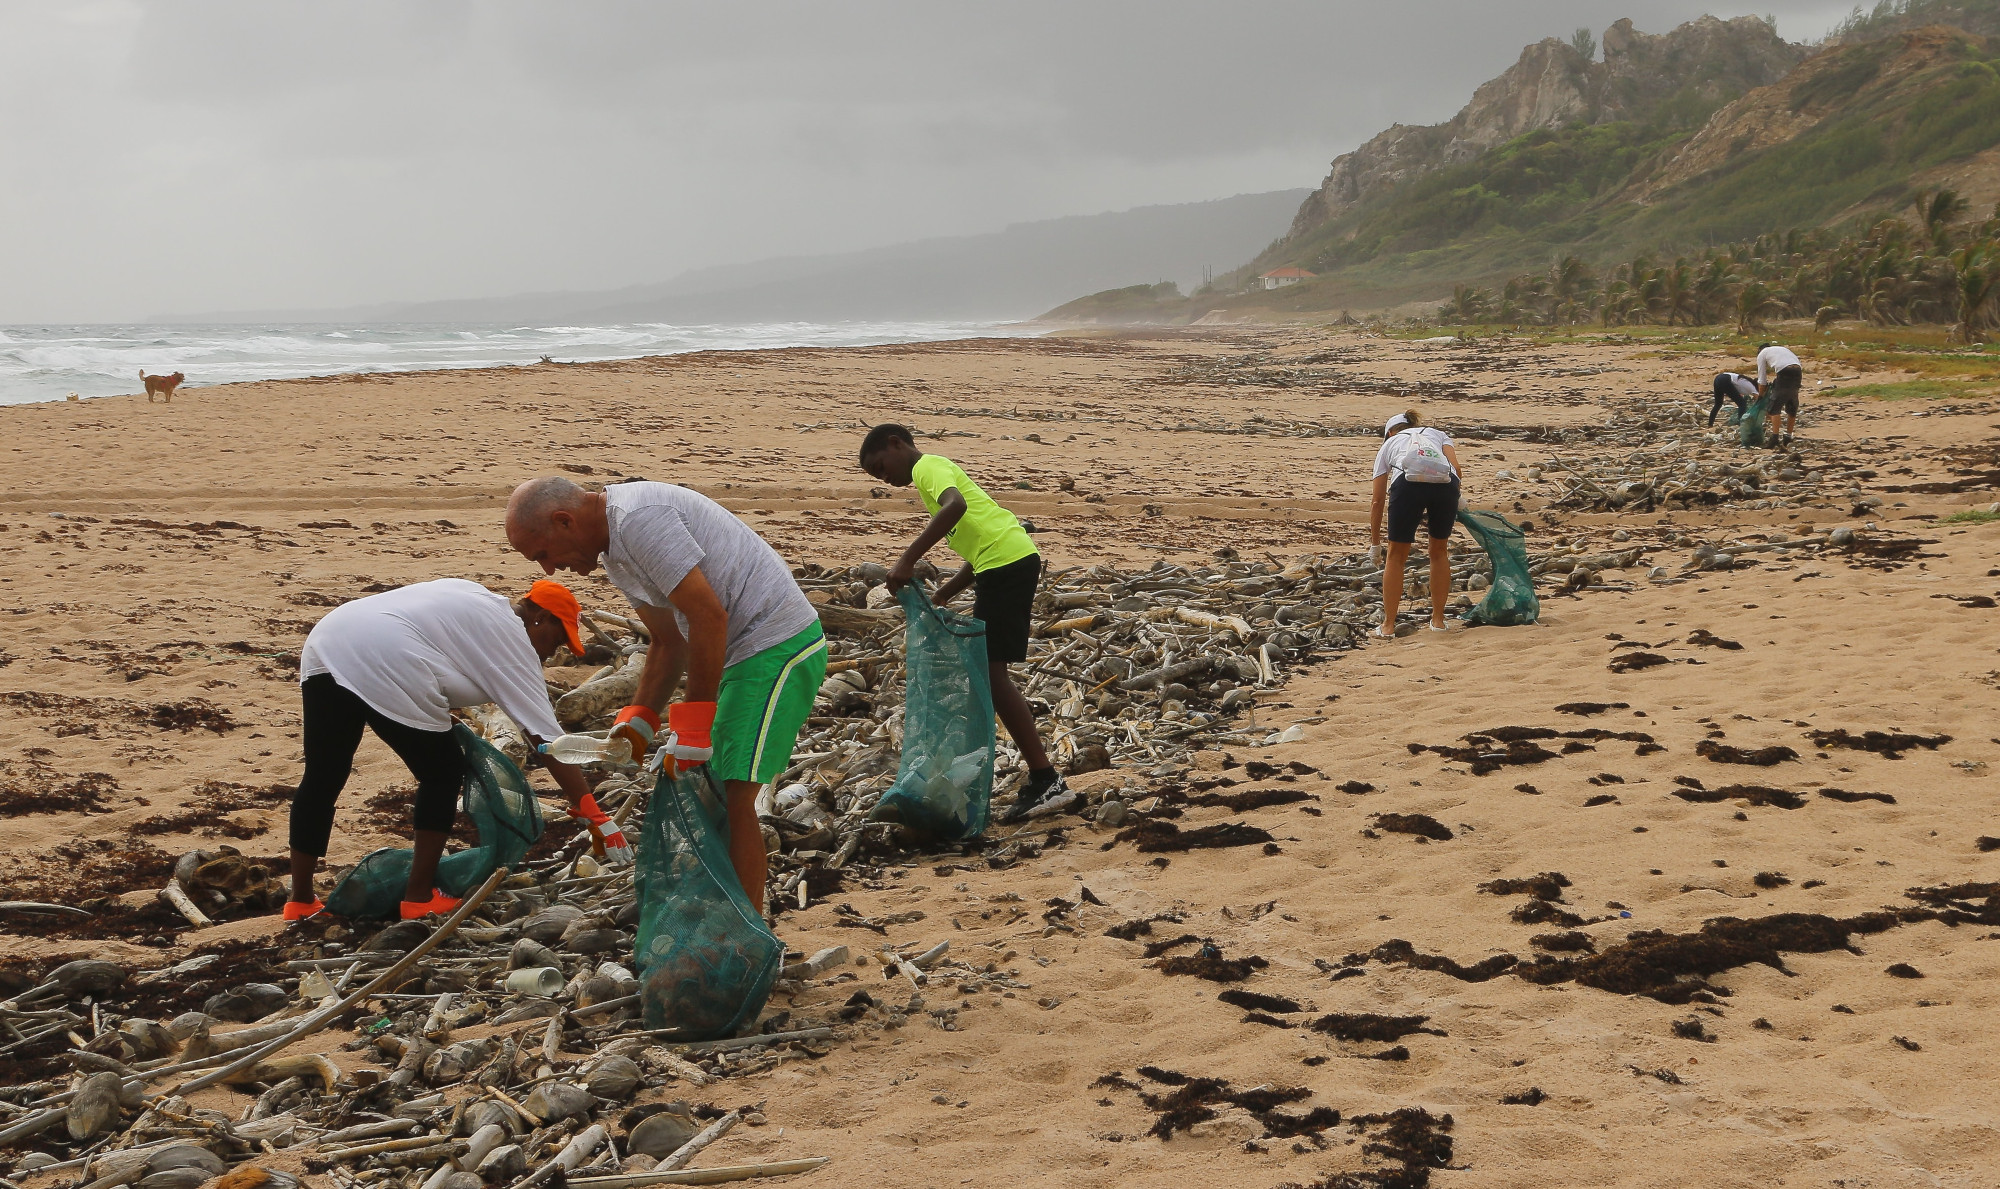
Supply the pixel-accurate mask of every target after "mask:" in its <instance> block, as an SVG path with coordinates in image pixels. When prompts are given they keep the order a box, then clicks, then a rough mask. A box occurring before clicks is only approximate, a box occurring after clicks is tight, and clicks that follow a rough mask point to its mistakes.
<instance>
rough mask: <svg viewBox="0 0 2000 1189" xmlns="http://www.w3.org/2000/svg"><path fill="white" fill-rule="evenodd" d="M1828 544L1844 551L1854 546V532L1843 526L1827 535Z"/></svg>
mask: <svg viewBox="0 0 2000 1189" xmlns="http://www.w3.org/2000/svg"><path fill="white" fill-rule="evenodd" d="M1826 543H1827V544H1829V545H1833V546H1835V547H1838V548H1843V549H1844V548H1846V547H1847V546H1849V545H1852V544H1854V530H1853V529H1851V528H1849V527H1848V526H1846V525H1844V524H1843V525H1841V526H1840V527H1839V528H1837V529H1834V530H1833V531H1832V532H1830V533H1828V534H1827V535H1826Z"/></svg>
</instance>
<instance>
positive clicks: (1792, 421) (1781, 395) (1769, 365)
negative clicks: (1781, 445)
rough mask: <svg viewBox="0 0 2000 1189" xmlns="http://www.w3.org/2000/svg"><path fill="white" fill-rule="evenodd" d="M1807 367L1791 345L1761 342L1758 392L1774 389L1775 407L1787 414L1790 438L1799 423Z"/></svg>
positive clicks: (1758, 364) (1775, 411)
mask: <svg viewBox="0 0 2000 1189" xmlns="http://www.w3.org/2000/svg"><path fill="white" fill-rule="evenodd" d="M1805 378H1806V372H1805V368H1804V367H1803V366H1802V365H1801V364H1800V363H1799V357H1798V356H1797V355H1794V354H1792V351H1791V349H1790V348H1789V347H1780V346H1778V345H1777V344H1776V343H1760V344H1758V346H1757V393H1758V395H1759V396H1762V395H1763V394H1764V393H1767V392H1768V393H1772V394H1774V395H1775V397H1776V399H1775V400H1773V401H1772V402H1771V411H1772V412H1774V413H1783V414H1784V416H1785V429H1784V436H1785V437H1786V438H1788V439H1789V438H1790V437H1791V436H1792V431H1793V430H1794V429H1796V428H1797V426H1798V419H1799V388H1800V387H1801V386H1802V385H1803V384H1804V383H1805Z"/></svg>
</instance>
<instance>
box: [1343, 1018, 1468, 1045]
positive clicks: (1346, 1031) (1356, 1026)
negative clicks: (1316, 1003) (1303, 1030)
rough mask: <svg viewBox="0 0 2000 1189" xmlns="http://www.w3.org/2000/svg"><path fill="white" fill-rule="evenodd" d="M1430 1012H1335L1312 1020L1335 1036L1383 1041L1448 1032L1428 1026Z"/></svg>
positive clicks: (1344, 1038) (1347, 1038)
mask: <svg viewBox="0 0 2000 1189" xmlns="http://www.w3.org/2000/svg"><path fill="white" fill-rule="evenodd" d="M1430 1019H1431V1018H1430V1017H1429V1016H1379V1015H1374V1014H1371V1013H1365V1012H1364V1013H1358V1014H1350V1013H1344V1012H1334V1013H1333V1014H1331V1015H1325V1016H1321V1017H1320V1018H1319V1019H1317V1020H1314V1021H1313V1022H1312V1030H1313V1031H1314V1032H1324V1033H1326V1034H1327V1035H1328V1036H1331V1037H1333V1038H1334V1039H1335V1040H1351V1041H1362V1040H1373V1041H1380V1042H1382V1043H1388V1042H1390V1041H1396V1040H1401V1039H1403V1038H1404V1037H1405V1036H1415V1035H1417V1034H1419V1033H1421V1034H1423V1035H1425V1036H1445V1035H1447V1033H1446V1032H1445V1030H1444V1029H1442V1028H1426V1027H1424V1025H1425V1024H1428V1023H1430Z"/></svg>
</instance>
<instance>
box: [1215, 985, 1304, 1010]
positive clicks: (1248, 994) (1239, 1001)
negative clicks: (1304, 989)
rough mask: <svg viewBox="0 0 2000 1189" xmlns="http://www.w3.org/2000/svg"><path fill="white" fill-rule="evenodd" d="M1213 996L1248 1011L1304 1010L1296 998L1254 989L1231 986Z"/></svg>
mask: <svg viewBox="0 0 2000 1189" xmlns="http://www.w3.org/2000/svg"><path fill="white" fill-rule="evenodd" d="M1215 998H1216V1000H1217V1001H1218V1002H1221V1003H1227V1004H1228V1005H1230V1006H1231V1007H1241V1008H1245V1009H1247V1010H1250V1011H1271V1012H1279V1013H1285V1012H1296V1011H1304V1010H1305V1008H1303V1007H1300V1006H1299V1001H1298V1000H1296V999H1287V998H1285V997H1284V996H1282V995H1263V994H1259V993H1258V992H1256V991H1244V990H1239V989H1236V988H1233V987H1232V988H1231V989H1229V990H1227V991H1224V992H1222V993H1221V994H1219V995H1217V996H1216V997H1215Z"/></svg>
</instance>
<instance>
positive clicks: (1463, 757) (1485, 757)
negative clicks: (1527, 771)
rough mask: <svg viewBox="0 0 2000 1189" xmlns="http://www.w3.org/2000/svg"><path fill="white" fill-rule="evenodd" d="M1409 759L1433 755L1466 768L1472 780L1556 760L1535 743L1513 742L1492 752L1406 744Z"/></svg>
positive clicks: (1482, 748)
mask: <svg viewBox="0 0 2000 1189" xmlns="http://www.w3.org/2000/svg"><path fill="white" fill-rule="evenodd" d="M1404 746H1406V747H1408V748H1409V750H1410V754H1411V755H1422V754H1423V753H1424V752H1427V751H1431V752H1436V753H1437V754H1438V755H1441V756H1443V757H1444V758H1445V759H1448V760H1456V761H1457V762H1459V763H1461V764H1468V765H1470V766H1471V768H1472V774H1473V775H1474V776H1485V775H1487V774H1489V773H1492V772H1498V771H1499V770H1500V769H1502V768H1504V767H1506V766H1508V765H1510V764H1540V763H1543V762H1544V761H1547V760H1553V759H1555V758H1556V753H1555V752H1552V751H1550V750H1549V749H1548V748H1546V747H1543V746H1541V745H1539V744H1536V743H1530V742H1528V741H1526V740H1520V739H1517V740H1515V741H1514V742H1512V743H1509V744H1507V745H1506V747H1505V748H1504V749H1496V748H1495V747H1494V746H1492V745H1491V744H1489V745H1487V746H1484V747H1476V746H1475V747H1437V746H1431V745H1429V744H1424V743H1408V744H1405V745H1404Z"/></svg>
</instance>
